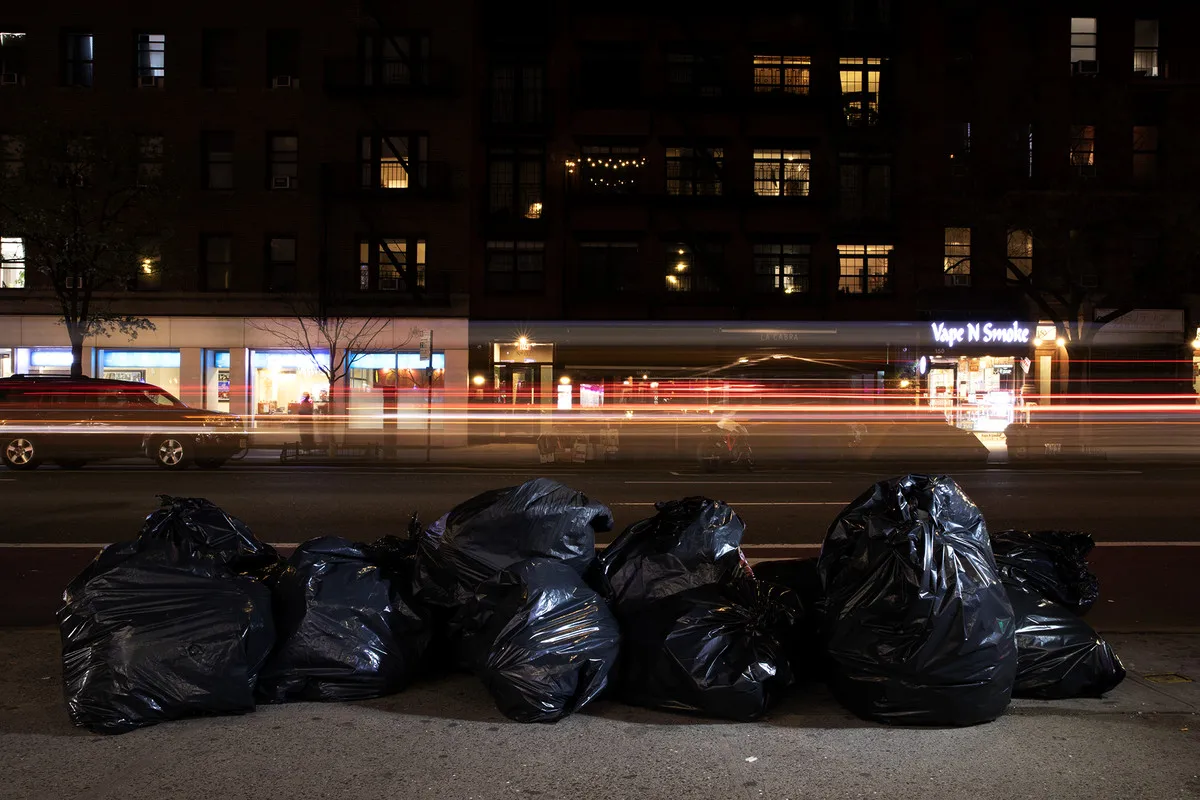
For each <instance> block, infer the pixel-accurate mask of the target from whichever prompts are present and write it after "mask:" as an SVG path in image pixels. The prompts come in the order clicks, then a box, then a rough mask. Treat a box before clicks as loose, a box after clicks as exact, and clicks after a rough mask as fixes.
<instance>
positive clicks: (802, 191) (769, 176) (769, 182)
mask: <svg viewBox="0 0 1200 800" xmlns="http://www.w3.org/2000/svg"><path fill="white" fill-rule="evenodd" d="M811 165H812V154H811V153H810V152H809V151H808V150H755V151H754V193H755V194H757V195H759V196H761V197H804V196H806V195H808V180H809V172H810V168H811Z"/></svg>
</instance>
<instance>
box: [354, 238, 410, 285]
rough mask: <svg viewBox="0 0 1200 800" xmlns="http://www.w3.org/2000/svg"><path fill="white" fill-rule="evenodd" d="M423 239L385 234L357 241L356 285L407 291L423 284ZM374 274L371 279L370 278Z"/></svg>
mask: <svg viewBox="0 0 1200 800" xmlns="http://www.w3.org/2000/svg"><path fill="white" fill-rule="evenodd" d="M425 250H426V248H425V240H424V239H408V238H404V237H396V236H388V237H382V238H377V239H360V240H359V241H358V288H359V289H360V290H362V291H364V292H366V291H371V290H372V288H373V287H374V288H375V289H378V290H379V291H382V292H408V291H410V287H409V280H410V278H411V279H412V281H413V282H415V284H416V286H415V289H417V290H419V289H424V288H425ZM372 278H374V280H372Z"/></svg>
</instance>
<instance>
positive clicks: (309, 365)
mask: <svg viewBox="0 0 1200 800" xmlns="http://www.w3.org/2000/svg"><path fill="white" fill-rule="evenodd" d="M322 367H323V368H324V369H326V370H328V369H329V353H327V352H315V353H307V352H297V351H294V350H251V351H250V402H251V408H252V409H253V414H254V415H255V416H256V417H272V416H278V415H283V414H295V413H296V411H297V406H298V404H299V403H300V401H301V399H302V398H303V397H304V395H305V393H307V394H308V395H309V397H310V398H311V399H312V401H313V403H314V405H315V411H316V412H317V413H321V412H322V411H323V410H324V409H323V405H324V404H326V403H327V402H328V400H329V379H328V378H327V377H326V373H325V372H322V371H321V368H322Z"/></svg>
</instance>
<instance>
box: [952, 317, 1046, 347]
mask: <svg viewBox="0 0 1200 800" xmlns="http://www.w3.org/2000/svg"><path fill="white" fill-rule="evenodd" d="M929 327H930V328H931V329H932V330H933V340H934V341H935V342H938V343H939V344H944V345H946V347H954V345H956V344H960V343H963V342H966V343H968V344H969V343H972V342H980V343H982V344H1028V343H1029V328H1028V327H1026V326H1022V325H1021V323H1019V322H1014V323H1012V324H1011V325H1008V326H1002V325H995V324H993V323H991V322H982V323H980V322H968V323H966V324H965V325H963V326H960V327H958V326H952V325H947V324H946V323H944V322H934V323H931V324H930V326H929Z"/></svg>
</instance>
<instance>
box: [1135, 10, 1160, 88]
mask: <svg viewBox="0 0 1200 800" xmlns="http://www.w3.org/2000/svg"><path fill="white" fill-rule="evenodd" d="M1133 74H1134V75H1137V76H1138V77H1141V78H1157V77H1158V20H1156V19H1139V20H1134V22H1133Z"/></svg>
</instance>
